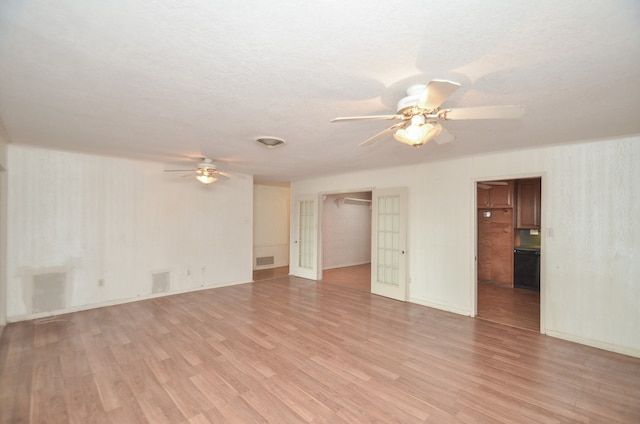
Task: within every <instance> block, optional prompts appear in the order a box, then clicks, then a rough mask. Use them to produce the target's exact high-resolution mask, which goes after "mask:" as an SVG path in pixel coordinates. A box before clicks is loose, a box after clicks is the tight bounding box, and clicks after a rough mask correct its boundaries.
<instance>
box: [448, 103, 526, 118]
mask: <svg viewBox="0 0 640 424" xmlns="http://www.w3.org/2000/svg"><path fill="white" fill-rule="evenodd" d="M442 112H443V113H442V114H441V115H442V116H441V118H442V119H445V120H456V119H516V118H520V117H522V115H524V112H525V107H524V106H523V105H508V106H480V107H460V108H455V109H446V110H443V111H442Z"/></svg>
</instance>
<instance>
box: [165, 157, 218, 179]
mask: <svg viewBox="0 0 640 424" xmlns="http://www.w3.org/2000/svg"><path fill="white" fill-rule="evenodd" d="M164 172H193V173H195V177H196V180H198V181H200V182H201V183H202V184H211V183H214V182H216V181H218V180H219V179H223V180H228V179H229V176H228V175H226V174H224V173H222V172H220V171H218V169H217V168H216V166H215V165H214V164H213V159H210V158H201V159H200V163H198V167H197V168H196V169H165V171H164Z"/></svg>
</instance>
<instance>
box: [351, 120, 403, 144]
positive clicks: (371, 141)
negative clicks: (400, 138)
mask: <svg viewBox="0 0 640 424" xmlns="http://www.w3.org/2000/svg"><path fill="white" fill-rule="evenodd" d="M407 124H408V122H400V123H397V124H395V125H392V126H390V127H389V128H387V129H386V130H382V131H380V132H379V133H378V134H376V135H374V136H373V137H370V138H368V139H366V140H365V141H363V142H362V143H360V144H358V146H360V147H362V146H368V145H369V144H371V143H373V142H374V141H376V140H378V139H379V138H381V137H383V136H385V135H387V134H389V133H390V132H393V131H396V130H399V129H400V128H402V127H404V126H406V125H407Z"/></svg>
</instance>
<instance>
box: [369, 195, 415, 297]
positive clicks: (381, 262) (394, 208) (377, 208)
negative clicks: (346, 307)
mask: <svg viewBox="0 0 640 424" xmlns="http://www.w3.org/2000/svg"><path fill="white" fill-rule="evenodd" d="M372 198H373V202H372V203H373V210H372V218H373V219H372V220H371V223H372V225H371V293H373V294H378V295H381V296H385V297H390V298H392V299H397V300H401V301H406V300H407V298H408V285H407V254H406V244H407V189H406V188H404V187H401V188H393V189H385V190H374V191H373V196H372Z"/></svg>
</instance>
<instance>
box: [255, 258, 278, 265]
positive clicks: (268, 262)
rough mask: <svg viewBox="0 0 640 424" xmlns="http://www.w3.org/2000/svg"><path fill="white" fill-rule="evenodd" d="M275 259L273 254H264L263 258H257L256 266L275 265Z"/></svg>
mask: <svg viewBox="0 0 640 424" xmlns="http://www.w3.org/2000/svg"><path fill="white" fill-rule="evenodd" d="M274 263H275V262H274V259H273V256H263V257H261V258H256V266H261V265H273V264H274Z"/></svg>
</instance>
